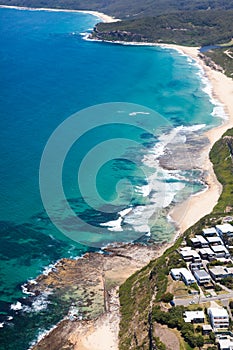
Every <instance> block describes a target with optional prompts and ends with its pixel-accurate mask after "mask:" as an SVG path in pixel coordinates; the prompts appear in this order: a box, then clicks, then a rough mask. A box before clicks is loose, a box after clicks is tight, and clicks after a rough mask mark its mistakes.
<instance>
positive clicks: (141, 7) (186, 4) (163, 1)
mask: <svg viewBox="0 0 233 350" xmlns="http://www.w3.org/2000/svg"><path fill="white" fill-rule="evenodd" d="M1 4H5V5H15V6H30V7H52V8H66V9H74V10H95V11H101V12H104V13H106V14H110V15H112V16H116V17H117V18H126V19H128V18H129V17H132V18H135V17H144V16H157V15H160V14H165V13H171V12H179V11H195V10H206V11H210V10H212V9H213V10H214V9H215V10H220V9H224V10H230V9H233V0H212V1H211V0H202V1H201V0H186V1H183V0H176V1H174V0H144V1H143V2H142V1H141V0H130V1H125V0H85V1H84V0H1Z"/></svg>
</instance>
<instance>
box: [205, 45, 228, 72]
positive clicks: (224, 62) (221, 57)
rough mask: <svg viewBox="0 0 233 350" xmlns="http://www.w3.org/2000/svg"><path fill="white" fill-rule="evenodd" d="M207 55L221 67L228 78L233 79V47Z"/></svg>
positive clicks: (206, 53)
mask: <svg viewBox="0 0 233 350" xmlns="http://www.w3.org/2000/svg"><path fill="white" fill-rule="evenodd" d="M205 55H206V56H208V57H210V58H211V60H212V61H214V62H215V63H216V64H218V65H219V66H221V67H222V68H223V70H224V73H225V74H226V75H227V76H228V77H230V78H232V77H233V46H230V47H224V48H218V49H215V50H210V51H207V52H205Z"/></svg>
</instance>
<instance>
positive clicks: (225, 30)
mask: <svg viewBox="0 0 233 350" xmlns="http://www.w3.org/2000/svg"><path fill="white" fill-rule="evenodd" d="M232 23H233V10H230V11H223V10H221V11H195V12H193V11H188V12H181V13H179V14H177V13H173V14H169V15H161V16H157V17H147V18H140V19H134V20H128V21H122V22H115V23H99V24H98V25H97V26H96V32H95V33H94V34H95V35H96V36H97V37H98V38H100V39H107V40H124V41H132V38H133V37H134V36H135V35H137V38H138V40H137V41H148V42H163V43H175V44H180V45H189V46H203V45H212V44H217V43H224V42H227V41H230V40H231V38H232V37H233V26H232Z"/></svg>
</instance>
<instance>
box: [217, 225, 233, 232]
mask: <svg viewBox="0 0 233 350" xmlns="http://www.w3.org/2000/svg"><path fill="white" fill-rule="evenodd" d="M216 229H217V230H219V231H221V232H222V233H228V232H232V233H233V226H232V225H231V224H228V223H227V224H222V225H216Z"/></svg>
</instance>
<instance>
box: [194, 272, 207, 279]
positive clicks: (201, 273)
mask: <svg viewBox="0 0 233 350" xmlns="http://www.w3.org/2000/svg"><path fill="white" fill-rule="evenodd" d="M194 275H195V276H197V277H199V278H208V277H209V278H210V275H209V274H208V273H207V272H206V270H196V271H195V272H194Z"/></svg>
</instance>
